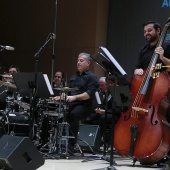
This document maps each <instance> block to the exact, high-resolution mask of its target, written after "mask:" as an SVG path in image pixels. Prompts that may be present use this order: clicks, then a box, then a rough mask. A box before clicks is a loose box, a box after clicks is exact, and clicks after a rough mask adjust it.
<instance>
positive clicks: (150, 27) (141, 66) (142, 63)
mask: <svg viewBox="0 0 170 170" xmlns="http://www.w3.org/2000/svg"><path fill="white" fill-rule="evenodd" d="M143 28H144V38H145V39H146V41H147V44H146V45H145V46H144V47H143V49H142V50H141V51H140V53H139V58H138V60H137V63H136V65H135V68H134V75H143V73H144V70H145V69H147V67H148V66H149V63H150V61H151V58H152V56H153V54H154V53H157V54H159V58H158V62H159V63H160V62H161V63H162V64H163V65H170V43H169V42H163V44H162V47H157V43H158V42H159V40H160V34H161V26H160V24H159V23H156V22H153V21H149V22H147V23H145V24H143ZM167 113H168V112H167ZM168 115H169V114H167V116H168ZM163 170H170V160H169V161H168V162H167V165H166V166H165V167H164V168H163Z"/></svg>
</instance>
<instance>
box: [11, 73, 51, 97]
mask: <svg viewBox="0 0 170 170" xmlns="http://www.w3.org/2000/svg"><path fill="white" fill-rule="evenodd" d="M12 76H13V79H14V82H15V84H16V87H17V89H18V92H19V94H20V95H21V96H30V93H31V89H30V84H32V83H33V85H35V84H34V82H35V73H34V72H29V73H24V72H23V73H14V74H12ZM36 90H37V91H36V94H35V97H37V98H49V97H50V96H52V95H54V92H53V90H52V88H51V85H50V82H49V79H48V76H47V75H46V74H42V73H41V72H38V73H37V87H36Z"/></svg>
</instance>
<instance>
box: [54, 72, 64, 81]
mask: <svg viewBox="0 0 170 170" xmlns="http://www.w3.org/2000/svg"><path fill="white" fill-rule="evenodd" d="M57 72H60V73H61V75H62V79H64V77H65V73H64V72H63V71H61V70H57V71H56V72H55V74H56V73H57Z"/></svg>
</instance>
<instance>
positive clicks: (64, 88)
mask: <svg viewBox="0 0 170 170" xmlns="http://www.w3.org/2000/svg"><path fill="white" fill-rule="evenodd" d="M54 89H55V90H60V91H75V90H78V88H70V87H59V88H54Z"/></svg>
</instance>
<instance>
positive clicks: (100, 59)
mask: <svg viewBox="0 0 170 170" xmlns="http://www.w3.org/2000/svg"><path fill="white" fill-rule="evenodd" d="M99 48H100V50H101V51H102V52H98V53H97V54H95V55H93V56H92V59H93V60H94V61H95V62H96V63H97V64H98V65H99V66H101V67H102V68H103V69H104V70H105V71H106V74H107V80H108V79H109V74H112V75H115V76H116V78H118V77H121V78H122V76H126V75H127V74H126V72H125V71H124V70H123V68H122V67H121V66H120V65H119V63H118V62H117V61H116V60H115V59H114V57H113V56H112V55H111V53H110V52H109V51H108V50H107V49H106V48H105V47H99ZM120 74H121V75H122V76H120ZM114 84H116V82H114ZM114 87H116V86H115V85H114ZM114 92H115V89H114ZM107 93H108V90H107ZM107 93H106V97H107V96H108V94H107ZM114 94H115V93H114ZM114 96H115V95H113V103H114V100H115V97H114ZM106 109H107V100H106V107H105V110H106ZM106 120H107V114H105V126H106ZM105 132H106V127H105ZM113 132H114V115H113V116H112V129H111V133H112V138H111V156H110V166H109V167H107V168H105V170H106V169H107V170H116V168H115V167H114V166H113V162H114V165H117V164H116V163H115V161H113ZM105 152H106V142H104V154H103V157H104V159H105V160H108V159H107V158H105V154H106V153H105Z"/></svg>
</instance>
